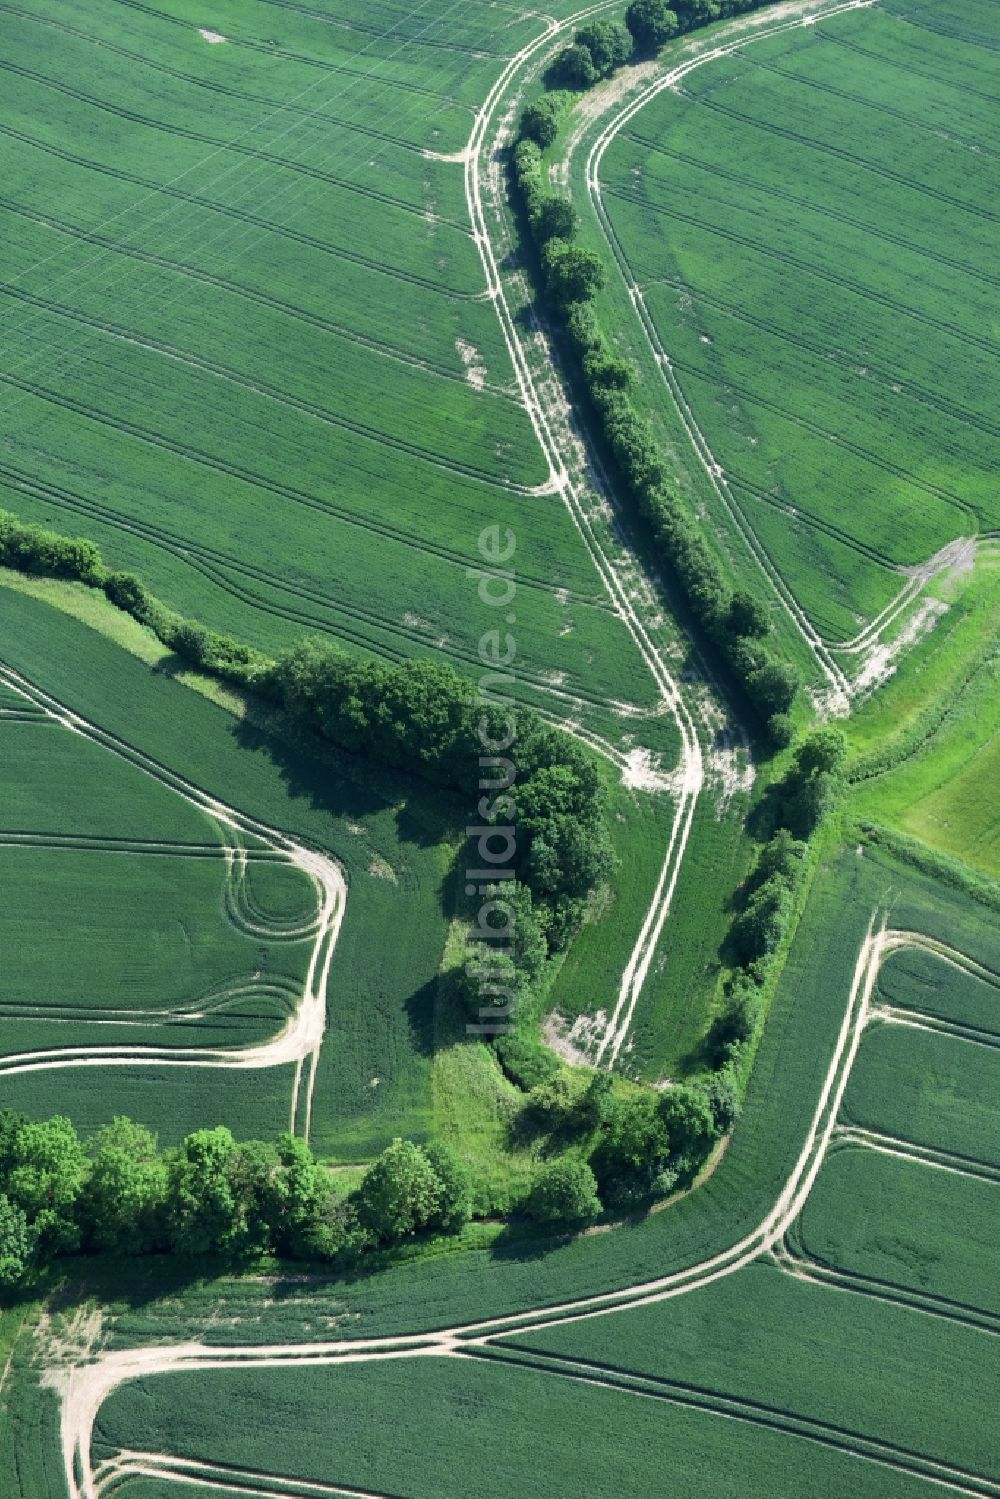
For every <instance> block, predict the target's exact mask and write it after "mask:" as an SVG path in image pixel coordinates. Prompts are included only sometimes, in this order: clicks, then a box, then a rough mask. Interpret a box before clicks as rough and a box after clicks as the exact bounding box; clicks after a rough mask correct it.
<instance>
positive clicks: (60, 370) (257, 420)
mask: <svg viewBox="0 0 1000 1499" xmlns="http://www.w3.org/2000/svg"><path fill="white" fill-rule="evenodd" d="M454 9H455V8H454V7H451V10H449V8H448V7H445V8H444V10H443V11H442V12H441V13H435V12H433V11H432V12H430V13H428V12H426V11H425V10H424V8H423V7H420V11H421V14H420V15H419V16H417V15H410V14H409V12H408V11H407V9H406V7H404V6H402V5H400V6H398V7H393V6H385V7H382V8H381V9H380V12H379V16H378V19H377V21H375V22H373V21H372V20H371V19H370V18H369V15H368V8H367V7H364V6H350V5H349V6H345V7H338V10H337V14H336V17H333V16H332V15H328V14H326V13H325V12H323V11H317V10H310V9H309V8H308V7H298V8H292V7H289V6H285V5H280V6H279V5H276V4H274V3H271V0H250V3H249V4H245V3H240V4H234V3H231V0H230V3H227V0H213V4H212V5H210V6H209V7H208V9H207V10H206V8H205V7H204V6H196V5H194V4H192V3H191V0H167V3H166V4H165V5H163V6H162V7H155V6H147V5H130V4H124V3H122V4H118V3H114V4H112V3H110V0H108V3H102V4H100V5H97V6H93V5H88V4H86V3H84V0H69V3H68V4H63V3H60V4H58V5H55V4H51V3H48V0H29V4H28V5H25V6H20V5H19V6H17V7H14V6H5V7H4V9H3V12H2V14H3V21H4V60H3V69H2V71H3V74H4V87H3V90H2V96H3V105H2V107H0V134H2V136H3V139H4V153H5V161H6V163H7V169H8V170H7V176H6V181H5V188H4V194H3V199H2V203H0V209H2V210H3V212H2V214H0V257H2V261H3V266H4V273H3V278H2V284H0V317H2V320H3V326H4V328H5V332H6V337H7V342H8V349H9V361H8V368H7V370H6V372H5V375H4V379H5V380H6V381H7V387H8V388H7V395H6V397H5V411H6V412H8V413H9V416H8V420H7V429H6V438H5V443H4V447H3V451H2V453H0V506H5V507H7V508H9V509H11V510H13V511H14V512H15V513H18V514H21V515H23V516H24V517H25V518H26V519H29V520H35V521H44V522H46V523H49V524H52V525H54V526H55V527H56V528H57V529H62V530H64V531H75V532H82V533H83V534H85V535H87V536H89V537H91V538H92V539H93V540H95V541H97V542H98V544H99V545H100V546H101V547H102V549H103V551H104V553H105V554H106V556H107V557H108V558H109V559H110V560H111V561H112V563H113V564H115V565H119V566H122V567H127V568H132V569H134V570H135V571H137V572H138V573H139V574H140V575H141V576H142V577H143V578H144V579H146V581H147V582H148V584H149V585H150V587H152V588H153V590H154V591H155V592H157V593H159V594H161V595H162V596H164V597H166V598H167V599H169V601H170V602H171V604H172V605H173V606H174V607H176V608H178V609H180V610H181V611H182V612H184V613H186V614H189V615H192V616H194V617H195V618H198V619H200V620H201V621H202V622H203V623H205V624H207V625H209V626H211V627H214V628H217V629H221V630H223V631H225V632H229V633H233V634H235V635H237V636H238V637H240V638H242V639H246V640H248V641H251V642H252V643H254V644H257V645H260V646H263V647H265V648H277V647H283V646H286V645H288V644H290V643H292V642H293V641H295V640H297V639H299V638H301V636H302V635H303V634H304V633H324V634H328V635H330V636H331V637H334V638H336V639H337V640H338V641H339V642H341V643H343V645H344V646H345V647H346V648H347V649H349V650H360V651H369V652H370V651H375V652H376V653H378V654H381V655H384V656H388V657H390V658H392V659H400V658H403V657H406V656H411V655H420V654H423V655H440V656H443V657H444V658H445V659H447V660H450V661H452V662H453V663H454V664H455V665H457V666H458V667H459V668H460V669H466V670H474V669H475V667H476V664H477V660H478V657H477V642H478V639H479V636H480V635H481V634H482V632H483V630H485V629H486V628H488V627H489V626H490V625H491V624H492V623H493V618H492V614H493V611H492V610H490V609H488V608H486V607H481V606H479V605H478V603H477V598H476V580H475V578H472V579H470V577H469V576H467V571H466V570H467V568H470V567H471V568H475V567H476V566H477V564H480V563H481V559H480V558H479V555H478V551H477V539H478V536H479V533H480V531H481V530H482V528H483V527H484V526H486V525H489V524H495V523H497V522H498V521H502V523H503V524H504V525H506V526H509V527H510V528H511V530H512V531H513V532H514V535H515V537H516V544H517V553H516V561H515V564H514V565H515V568H516V572H517V583H518V598H517V616H518V635H517V639H518V670H517V678H518V684H519V690H520V691H522V692H528V693H529V694H535V695H536V696H537V694H538V693H541V694H542V696H543V701H544V703H545V705H546V706H548V707H550V708H551V710H552V711H556V712H558V713H561V714H566V713H567V712H569V711H574V712H576V713H578V714H582V715H584V716H586V715H587V714H588V712H591V713H594V712H596V713H597V715H598V717H600V716H601V712H602V705H606V704H607V702H608V700H609V699H610V698H611V697H614V698H616V699H619V700H624V701H625V702H627V703H631V704H638V705H640V706H642V707H649V706H651V705H652V703H653V701H654V697H653V691H652V684H651V683H650V682H649V680H648V677H647V674H646V673H645V670H644V668H643V665H642V661H641V659H640V657H639V655H638V653H637V651H636V650H635V648H634V646H633V645H632V642H631V640H630V638H629V636H628V634H627V632H626V631H625V630H624V628H623V627H622V625H621V623H620V621H618V620H617V619H616V618H615V617H614V615H613V613H612V612H611V610H610V609H609V607H608V604H607V600H606V597H605V595H604V593H603V591H602V588H601V584H600V580H599V578H598V577H597V574H596V573H595V571H594V569H593V566H592V564H591V562H590V560H589V558H588V557H587V554H586V551H585V549H584V548H583V546H582V545H581V544H580V541H579V538H578V536H577V534H576V532H575V530H574V527H573V524H572V521H571V520H570V517H569V515H568V513H567V511H566V508H565V506H564V505H563V503H562V500H561V498H560V496H559V494H558V493H556V492H553V491H550V490H549V488H548V480H549V477H550V476H549V474H548V472H547V467H546V464H545V462H544V461H543V459H542V456H541V452H540V450H539V448H538V445H537V443H536V441H535V439H534V435H533V432H532V427H531V423H530V421H529V419H528V416H527V414H526V412H525V410H524V407H523V405H522V404H521V402H520V399H519V397H518V391H517V386H516V381H515V378H514V370H513V366H512V364H511V360H510V356H509V354H508V352H507V349H506V346H505V344H504V342H503V339H502V337H501V330H500V326H499V323H498V320H497V318H496V315H495V312H494V309H493V306H492V304H491V302H490V300H489V297H488V296H487V292H486V286H485V281H484V274H483V268H482V265H481V262H480V257H479V253H478V251H477V249H476V245H475V241H474V239H473V236H472V231H471V226H470V223H469V215H468V208H467V205H466V196H465V187H464V179H463V161H462V152H463V150H464V147H465V144H466V137H467V136H468V134H469V131H470V130H471V128H472V125H473V118H474V111H473V108H472V105H473V102H475V101H478V100H479V99H480V98H481V96H482V94H484V93H485V92H486V90H487V88H488V83H489V81H490V80H491V79H492V77H493V76H494V75H495V73H496V71H497V70H498V69H499V68H500V67H502V65H503V62H504V61H505V60H506V59H507V58H508V57H509V56H510V55H512V54H513V53H514V52H516V51H517V50H518V48H519V47H521V46H523V45H524V43H525V42H526V41H528V40H529V39H530V38H531V37H532V36H534V35H537V32H538V22H537V20H535V19H533V18H531V17H529V16H523V17H522V16H520V15H519V13H518V12H516V11H513V10H511V9H510V8H508V7H507V6H490V7H486V8H483V9H482V10H481V12H479V13H478V14H477V12H476V11H473V12H472V13H470V12H469V11H468V10H467V9H466V11H465V13H464V15H463V16H462V18H461V19H460V20H459V24H458V25H457V26H456V24H455V20H456V18H455V17H453V16H452V14H451V11H452V10H454ZM206 32H210V33H212V34H215V35H218V36H220V37H224V38H225V40H224V41H223V42H220V43H218V44H212V43H211V42H210V41H208V40H207V39H206V36H205V33H206ZM536 491H541V492H540V493H538V492H536ZM552 688H556V689H558V694H561V695H557V696H556V697H553V696H552V692H551V690H550V689H552ZM567 693H568V694H570V696H571V697H572V698H579V699H580V704H579V706H578V707H573V708H572V710H571V709H570V707H568V706H567V702H566V696H565V695H566V694H567ZM604 718H605V719H606V718H607V713H606V711H605V713H604ZM610 727H611V728H612V730H613V729H614V728H615V722H614V719H613V717H612V719H611V724H610Z"/></svg>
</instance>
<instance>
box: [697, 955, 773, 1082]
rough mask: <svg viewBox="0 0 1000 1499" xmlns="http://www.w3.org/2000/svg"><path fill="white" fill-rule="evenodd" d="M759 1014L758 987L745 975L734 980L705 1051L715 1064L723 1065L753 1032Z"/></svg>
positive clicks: (736, 1053) (737, 1052) (713, 1026)
mask: <svg viewBox="0 0 1000 1499" xmlns="http://www.w3.org/2000/svg"><path fill="white" fill-rule="evenodd" d="M759 1014H760V989H759V987H758V986H757V984H756V983H755V982H754V981H753V979H752V978H751V977H750V976H749V974H741V975H739V976H738V977H737V978H736V979H735V980H734V981H733V984H732V986H731V988H730V991H729V994H728V996H727V998H726V1003H725V1005H724V1006H723V1008H722V1010H721V1011H720V1012H719V1014H718V1015H716V1017H715V1019H714V1020H713V1022H712V1026H711V1029H710V1030H709V1033H708V1036H707V1038H706V1050H707V1052H708V1055H709V1057H710V1059H711V1061H712V1062H713V1063H714V1065H715V1066H716V1067H724V1066H725V1064H726V1063H727V1062H729V1061H732V1060H733V1058H734V1057H735V1056H737V1055H738V1054H739V1051H740V1049H741V1048H742V1047H743V1046H745V1045H746V1043H747V1042H748V1041H749V1040H750V1037H751V1036H752V1035H753V1032H754V1027H755V1026H756V1024H757V1019H758V1016H759Z"/></svg>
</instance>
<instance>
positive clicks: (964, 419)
mask: <svg viewBox="0 0 1000 1499" xmlns="http://www.w3.org/2000/svg"><path fill="white" fill-rule="evenodd" d="M648 284H650V285H653V284H655V285H656V286H671V287H674V288H676V289H677V290H678V291H683V292H686V293H687V294H688V295H689V296H690V297H691V299H692V301H694V302H701V303H704V304H705V305H706V306H708V307H712V308H714V309H715V310H716V311H718V312H722V313H724V314H725V315H726V316H727V317H732V318H733V320H734V321H736V322H740V323H745V324H746V325H747V326H748V327H751V328H756V329H757V330H758V331H759V332H761V333H766V334H768V335H769V336H771V337H772V338H776V339H778V340H779V341H780V342H782V343H786V344H788V345H789V346H790V347H791V348H793V349H804V350H807V351H808V352H809V353H810V354H814V355H815V356H816V357H817V358H818V359H823V360H825V361H831V360H832V362H833V363H834V364H836V365H837V366H839V367H840V368H842V369H848V370H854V369H855V367H856V366H855V364H854V363H853V362H852V361H853V360H856V359H858V358H864V357H865V356H863V355H858V354H855V355H853V356H852V355H850V354H848V352H847V351H846V350H843V349H827V348H824V347H823V345H822V344H821V343H818V342H816V341H815V340H813V339H810V338H808V337H806V336H805V335H803V334H801V333H792V332H791V331H790V330H789V329H787V328H781V327H779V325H778V324H777V323H773V322H770V321H769V320H768V319H766V318H762V317H755V316H754V315H753V314H752V313H750V312H747V311H746V310H745V309H744V308H742V307H739V306H738V305H737V304H736V303H735V302H730V301H727V300H726V299H725V298H723V297H719V296H716V295H715V294H714V293H712V292H706V291H704V290H702V289H701V288H700V287H699V289H698V290H697V292H695V291H692V290H691V288H690V287H689V286H688V285H687V283H686V282H684V281H683V280H682V279H681V278H680V277H676V276H658V277H657V278H656V281H655V283H652V282H651V283H648ZM865 370H866V371H867V373H868V374H873V375H876V376H877V377H879V378H880V379H881V380H882V381H883V382H884V383H885V384H886V385H890V384H891V385H893V386H895V387H896V388H897V391H898V392H901V393H902V394H904V395H908V396H909V397H910V398H911V399H912V400H914V401H916V402H917V404H918V405H921V406H926V407H928V408H929V409H930V410H931V411H935V412H937V413H938V414H939V415H941V416H946V417H948V418H949V420H951V421H957V422H960V423H961V424H962V425H963V426H969V427H975V428H976V429H977V430H978V431H980V432H983V433H985V434H986V435H987V436H991V437H998V438H1000V425H997V424H996V423H994V422H990V421H987V420H986V419H985V418H984V417H982V416H979V415H978V414H976V413H973V412H970V411H967V410H966V409H965V408H964V407H961V406H955V405H953V404H952V403H951V402H950V401H942V400H941V399H940V398H939V397H937V396H932V395H931V394H930V392H928V391H926V390H925V389H924V388H923V386H921V385H918V384H916V383H915V382H914V381H912V380H899V379H897V372H896V371H894V370H886V369H885V368H884V367H882V366H879V365H877V364H871V363H868V362H866V363H865Z"/></svg>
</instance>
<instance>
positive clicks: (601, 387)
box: [514, 95, 798, 747]
mask: <svg viewBox="0 0 1000 1499" xmlns="http://www.w3.org/2000/svg"><path fill="white" fill-rule="evenodd" d="M557 109H558V105H557V103H556V100H555V96H553V95H548V96H545V97H544V98H543V99H542V100H540V101H538V103H536V104H535V105H532V106H530V107H529V109H528V110H526V111H525V113H524V115H523V117H522V122H521V138H520V139H519V141H518V143H517V145H516V147H515V150H514V176H515V181H516V184H517V187H518V189H519V192H520V196H521V200H522V203H523V206H524V210H525V214H526V216H527V219H528V223H529V225H530V227H531V231H532V235H533V238H534V240H535V244H536V248H537V249H538V252H539V258H540V260H541V265H542V272H543V276H544V281H545V293H546V297H547V300H548V302H549V305H550V306H551V308H552V309H553V311H554V312H555V313H556V315H557V316H558V318H559V319H560V321H561V323H562V325H563V328H564V330H565V333H566V335H567V338H568V341H569V343H570V345H571V346H572V349H573V351H574V353H575V355H576V357H577V360H578V364H579V369H580V373H581V375H582V377H583V381H584V384H585V386H586V388H587V391H588V394H589V397H590V401H591V404H592V406H593V408H594V411H595V412H596V414H597V417H598V420H599V422H600V426H601V430H602V432H603V435H604V439H605V441H606V443H607V445H608V447H609V448H610V450H611V452H612V453H613V455H614V458H615V460H616V462H617V464H618V467H619V469H620V471H621V473H622V475H623V477H624V479H625V481H626V484H627V486H628V490H629V492H630V494H631V495H632V498H633V500H634V502H635V504H636V507H637V509H638V510H639V512H640V514H641V515H642V516H643V518H644V519H645V520H646V521H647V523H648V524H649V526H650V527H651V529H652V531H653V534H654V537H655V538H656V541H657V543H658V545H659V548H660V550H661V551H662V553H663V555H664V557H665V558H666V560H667V562H668V564H669V565H670V568H671V570H672V572H673V574H674V576H675V577H676V578H677V579H678V581H679V582H680V584H681V586H682V588H683V591H684V595H685V597H686V599H687V602H688V604H689V606H690V608H691V611H692V613H693V614H694V616H695V617H696V619H697V620H698V622H699V624H700V625H701V626H702V628H703V629H704V630H705V632H706V633H707V634H708V636H709V637H710V638H711V640H712V641H713V643H714V644H715V646H716V649H717V650H718V651H719V653H720V655H721V656H722V657H723V659H724V660H725V661H726V663H727V665H728V666H729V668H730V671H731V673H732V675H733V676H734V678H735V679H736V681H737V682H738V683H739V684H740V686H741V687H742V689H743V691H744V692H745V694H746V696H747V697H748V698H749V700H750V703H751V704H752V706H753V707H754V709H755V710H756V712H757V714H758V715H759V717H760V719H761V721H762V722H763V723H764V724H765V725H766V728H767V733H768V736H769V738H770V740H771V742H772V743H773V744H774V745H775V746H776V747H783V746H785V745H787V744H788V743H789V742H790V741H791V737H792V722H791V719H790V717H789V709H790V707H791V705H792V701H793V699H794V696H795V692H796V689H797V685H798V683H797V678H796V675H795V672H794V671H793V670H792V668H791V667H790V666H788V665H787V664H786V663H785V662H782V661H779V660H778V659H777V658H776V657H775V656H774V655H773V654H772V653H771V651H770V650H769V649H768V646H767V636H768V634H769V632H770V620H769V617H768V613H767V611H766V609H764V608H763V606H762V605H761V604H760V603H759V601H758V600H757V599H755V598H754V597H753V595H751V594H749V593H747V592H746V591H744V590H737V591H733V590H731V589H730V587H729V585H728V583H727V581H726V578H725V576H724V574H723V571H722V568H721V567H720V565H719V563H718V562H717V561H716V558H715V556H714V554H713V553H712V551H711V549H710V547H709V546H708V544H707V543H706V541H705V538H704V536H703V535H702V533H701V531H700V530H699V528H698V526H697V525H696V523H695V521H694V520H693V519H692V517H691V516H689V515H688V514H687V512H686V510H685V508H684V507H683V506H682V504H681V503H680V501H679V500H678V498H677V496H676V495H675V494H674V493H673V492H672V491H671V489H670V487H669V483H668V478H669V471H668V465H667V462H666V458H665V456H664V454H663V453H662V452H661V450H660V447H659V444H658V443H657V441H656V439H655V437H654V436H653V432H652V428H651V427H650V424H649V423H648V422H647V421H646V420H645V419H644V418H643V417H641V416H640V415H639V413H638V411H637V410H636V407H635V404H634V402H633V400H632V397H631V388H632V385H633V381H634V376H633V372H632V369H631V367H630V366H629V365H628V364H626V363H625V361H623V360H622V359H620V358H618V357H617V355H616V354H615V353H614V351H613V349H612V348H611V347H610V345H609V344H608V342H607V340H606V339H605V337H604V334H603V333H602V332H601V329H600V328H599V326H598V323H597V319H596V317H595V315H594V311H593V307H592V305H591V303H592V299H593V297H594V295H595V293H596V292H598V291H599V290H600V289H601V287H602V285H603V282H604V267H603V264H602V262H601V259H600V257H599V256H598V255H595V254H594V252H593V251H591V250H587V249H585V248H584V247H582V246H580V245H578V244H577V243H575V236H576V233H577V218H576V214H575V211H574V210H573V207H572V205H571V204H569V203H567V202H566V201H565V200H564V199H562V198H560V197H559V195H558V194H555V193H553V192H551V191H550V189H549V188H548V186H547V183H546V179H545V174H544V172H543V167H542V154H541V148H540V144H539V141H540V138H541V137H543V136H545V135H546V134H547V131H541V132H540V131H539V121H540V120H547V119H549V118H550V117H551V118H552V119H554V118H555V115H556V112H557ZM553 133H554V132H553Z"/></svg>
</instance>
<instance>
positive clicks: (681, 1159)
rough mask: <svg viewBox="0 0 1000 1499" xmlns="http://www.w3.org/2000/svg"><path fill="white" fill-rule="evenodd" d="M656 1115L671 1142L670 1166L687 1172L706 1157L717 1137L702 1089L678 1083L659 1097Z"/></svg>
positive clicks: (709, 1105) (710, 1109)
mask: <svg viewBox="0 0 1000 1499" xmlns="http://www.w3.org/2000/svg"><path fill="white" fill-rule="evenodd" d="M657 1112H658V1113H659V1116H660V1123H661V1124H662V1125H663V1127H664V1129H665V1130H666V1132H667V1139H668V1140H669V1141H670V1160H671V1164H672V1165H673V1166H674V1167H675V1168H676V1169H678V1170H679V1171H681V1172H684V1173H690V1172H691V1171H693V1170H695V1169H696V1168H697V1166H698V1165H699V1164H700V1163H701V1161H702V1160H703V1158H704V1157H705V1156H706V1155H707V1153H708V1151H709V1149H710V1147H711V1146H712V1144H713V1143H714V1141H715V1139H716V1137H717V1134H718V1130H717V1127H716V1123H715V1115H714V1114H713V1112H712V1107H711V1104H710V1103H709V1100H708V1098H707V1097H706V1095H705V1093H704V1091H703V1090H702V1089H701V1088H698V1087H695V1086H693V1085H690V1084H687V1083H677V1084H676V1085H675V1086H674V1087H672V1088H668V1089H667V1090H666V1092H665V1093H663V1094H661V1096H660V1102H659V1104H658V1108H657Z"/></svg>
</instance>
